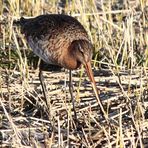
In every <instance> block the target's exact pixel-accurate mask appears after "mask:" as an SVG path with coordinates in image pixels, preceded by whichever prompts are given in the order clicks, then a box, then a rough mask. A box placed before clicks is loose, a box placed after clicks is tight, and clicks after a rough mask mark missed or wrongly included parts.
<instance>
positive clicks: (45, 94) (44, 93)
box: [39, 60, 50, 111]
mask: <svg viewBox="0 0 148 148" xmlns="http://www.w3.org/2000/svg"><path fill="white" fill-rule="evenodd" d="M42 67H43V61H42V60H41V62H40V66H39V80H40V83H41V86H42V90H43V95H44V97H45V102H46V105H47V108H48V110H49V104H48V100H47V99H48V95H47V94H48V91H47V88H46V85H45V82H44V77H43V72H42ZM49 111H50V110H49Z"/></svg>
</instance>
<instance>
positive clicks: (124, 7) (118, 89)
mask: <svg viewBox="0 0 148 148" xmlns="http://www.w3.org/2000/svg"><path fill="white" fill-rule="evenodd" d="M63 2H64V1H63ZM43 13H66V14H69V15H72V16H74V17H76V18H77V19H78V20H79V21H80V22H81V23H82V24H83V25H84V26H85V28H86V29H87V31H88V34H89V36H90V38H91V40H92V42H93V44H94V47H95V49H94V60H93V61H92V64H93V66H94V69H93V70H94V75H95V79H96V82H97V87H98V89H100V92H101V93H100V98H101V100H102V101H103V106H104V108H105V110H106V111H107V113H108V116H109V118H110V120H111V122H110V125H108V124H107V123H106V121H105V119H104V118H103V116H102V115H101V113H100V109H99V107H98V104H97V102H96V98H95V95H94V92H93V90H92V87H91V85H90V83H89V80H88V78H87V76H86V75H85V73H84V70H83V68H82V69H80V70H77V71H74V72H73V83H74V86H75V92H74V93H75V97H76V100H77V102H76V110H77V114H78V119H79V121H80V124H79V126H78V127H77V126H76V125H75V122H74V120H73V114H74V113H73V111H72V103H71V100H70V94H69V90H68V72H67V71H62V72H44V76H45V81H46V85H47V88H48V92H47V95H48V98H49V102H48V104H49V106H50V110H48V109H47V106H46V103H45V100H44V97H43V93H42V89H41V86H40V82H39V79H38V69H36V67H37V65H38V58H37V57H36V56H35V55H34V54H33V53H32V51H31V50H29V48H28V46H27V45H26V41H25V40H24V38H23V35H22V34H21V33H20V30H19V28H16V27H14V26H13V20H14V19H17V18H19V17H20V16H22V15H23V16H27V17H31V16H37V15H40V14H43ZM147 14H148V2H147V0H126V1H124V3H122V1H119V0H112V1H105V0H104V1H101V0H100V1H99V0H98V1H97V0H96V1H94V0H88V1H85V0H82V1H78V0H75V1H66V4H65V5H64V4H63V3H62V0H61V1H60V2H59V1H56V0H52V1H45V0H38V1H32V0H26V1H21V0H20V1H18V0H12V1H9V0H3V1H0V146H1V147H15V148H17V147H37V148H38V147H46V148H48V147H63V148H65V147H133V148H135V147H140V148H142V147H148V85H147V84H148V83H147V82H148V77H147V74H148V69H147V66H148V46H147V45H148V15H147ZM49 114H50V116H49Z"/></svg>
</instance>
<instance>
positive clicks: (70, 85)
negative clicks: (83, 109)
mask: <svg viewBox="0 0 148 148" xmlns="http://www.w3.org/2000/svg"><path fill="white" fill-rule="evenodd" d="M69 92H70V96H71V101H72V106H73V111H74V117H75V120H76V121H78V119H77V112H76V109H75V99H74V96H73V84H72V72H71V70H69Z"/></svg>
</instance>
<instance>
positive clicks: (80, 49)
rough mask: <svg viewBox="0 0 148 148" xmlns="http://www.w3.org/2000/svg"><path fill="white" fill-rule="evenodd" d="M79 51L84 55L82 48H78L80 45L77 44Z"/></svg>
mask: <svg viewBox="0 0 148 148" xmlns="http://www.w3.org/2000/svg"><path fill="white" fill-rule="evenodd" d="M79 51H80V52H81V53H82V54H83V53H84V51H83V49H82V47H81V46H80V44H79Z"/></svg>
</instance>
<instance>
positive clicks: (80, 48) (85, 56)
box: [71, 40, 97, 92]
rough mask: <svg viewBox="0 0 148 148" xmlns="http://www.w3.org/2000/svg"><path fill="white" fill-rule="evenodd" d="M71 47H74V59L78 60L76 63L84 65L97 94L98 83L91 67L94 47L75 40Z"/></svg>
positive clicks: (88, 43) (85, 42)
mask: <svg viewBox="0 0 148 148" xmlns="http://www.w3.org/2000/svg"><path fill="white" fill-rule="evenodd" d="M71 46H72V48H71V52H72V54H73V57H75V58H76V61H77V63H78V64H79V65H81V64H83V65H84V67H85V69H86V72H87V75H88V77H89V79H90V81H91V83H92V85H93V86H94V89H95V91H96V92H97V89H96V83H95V80H94V76H93V72H92V67H91V59H92V52H93V45H92V44H91V43H90V42H89V41H87V40H75V41H73V42H72V44H71ZM78 64H77V65H78Z"/></svg>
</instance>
